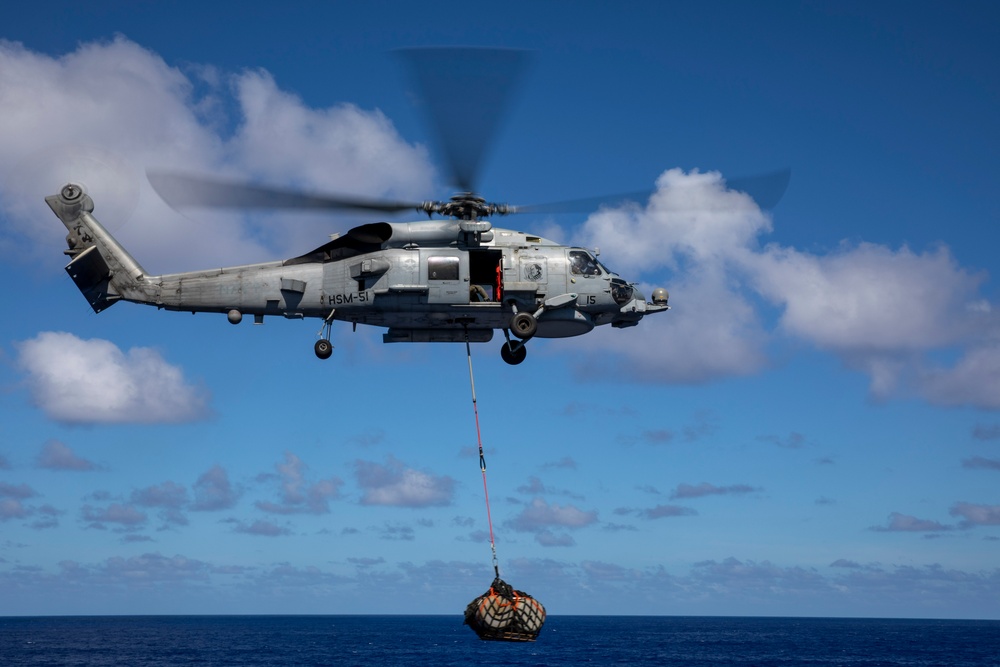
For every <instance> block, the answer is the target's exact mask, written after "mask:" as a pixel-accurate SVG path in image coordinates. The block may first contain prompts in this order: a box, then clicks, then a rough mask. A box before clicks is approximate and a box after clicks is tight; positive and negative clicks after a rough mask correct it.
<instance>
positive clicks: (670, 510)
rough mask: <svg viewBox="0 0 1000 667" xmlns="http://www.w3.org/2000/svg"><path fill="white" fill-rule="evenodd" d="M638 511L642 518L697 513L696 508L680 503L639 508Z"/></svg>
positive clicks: (660, 517)
mask: <svg viewBox="0 0 1000 667" xmlns="http://www.w3.org/2000/svg"><path fill="white" fill-rule="evenodd" d="M638 513H639V516H641V517H642V518H644V519H668V518H671V517H675V516H694V515H696V514H698V512H697V511H696V510H694V509H692V508H690V507H682V506H680V505H657V506H656V507H650V508H649V509H644V510H639V511H638Z"/></svg>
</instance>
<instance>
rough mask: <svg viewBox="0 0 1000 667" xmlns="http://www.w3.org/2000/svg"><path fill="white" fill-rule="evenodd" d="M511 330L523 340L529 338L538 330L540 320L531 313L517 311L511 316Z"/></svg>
mask: <svg viewBox="0 0 1000 667" xmlns="http://www.w3.org/2000/svg"><path fill="white" fill-rule="evenodd" d="M510 330H511V331H513V332H514V335H515V336H517V337H518V338H520V339H521V340H528V339H529V338H531V337H532V336H534V335H535V332H537V331H538V320H536V319H535V316H534V315H532V314H531V313H524V312H521V313H517V314H516V315H514V317H512V318H510Z"/></svg>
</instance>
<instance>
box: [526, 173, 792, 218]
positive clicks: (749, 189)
mask: <svg viewBox="0 0 1000 667" xmlns="http://www.w3.org/2000/svg"><path fill="white" fill-rule="evenodd" d="M791 177H792V170H791V169H781V170H778V171H772V172H768V173H766V174H760V175H758V176H749V177H746V178H732V179H726V180H725V181H724V183H725V186H726V189H727V190H735V191H737V192H745V193H746V194H748V195H750V197H751V198H752V199H753V200H754V201H755V202H756V203H757V205H758V206H759V207H760V208H761V209H762V210H768V209H772V208H774V207H775V206H777V205H778V202H779V201H781V198H782V197H783V196H784V195H785V191H786V190H787V189H788V183H789V181H790V180H791ZM655 192H656V188H653V189H648V190H636V191H634V192H620V193H618V194H614V195H603V196H600V197H585V198H583V199H569V200H566V201H559V202H550V203H546V204H530V205H528V206H512V207H510V209H511V210H510V212H511V213H590V212H592V211H596V210H597V209H599V208H601V207H602V206H605V207H613V206H619V205H621V204H624V203H625V202H635V203H638V204H642V205H645V203H646V202H647V201H649V198H650V197H651V196H652V195H653V194H654V193H655Z"/></svg>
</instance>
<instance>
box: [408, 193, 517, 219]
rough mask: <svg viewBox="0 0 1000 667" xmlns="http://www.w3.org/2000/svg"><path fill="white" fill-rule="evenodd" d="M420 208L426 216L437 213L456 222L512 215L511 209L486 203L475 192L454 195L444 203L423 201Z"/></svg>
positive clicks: (503, 205)
mask: <svg viewBox="0 0 1000 667" xmlns="http://www.w3.org/2000/svg"><path fill="white" fill-rule="evenodd" d="M420 208H421V210H423V211H424V212H426V213H427V215H431V214H433V213H438V214H440V215H444V216H448V217H449V218H456V219H458V220H478V219H479V218H485V217H489V216H491V215H507V214H508V213H513V207H511V206H508V205H507V204H493V203H490V202H487V201H486V200H485V199H484V198H483V197H480V196H479V195H478V194H476V193H475V192H459V193H456V194H454V195H452V196H451V198H450V199H449V200H448V201H446V202H442V201H425V202H424V203H423V205H422V206H421V207H420Z"/></svg>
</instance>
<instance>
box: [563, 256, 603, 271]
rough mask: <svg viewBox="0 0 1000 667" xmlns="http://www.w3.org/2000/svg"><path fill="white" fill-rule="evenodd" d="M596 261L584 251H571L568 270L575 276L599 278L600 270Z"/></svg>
mask: <svg viewBox="0 0 1000 667" xmlns="http://www.w3.org/2000/svg"><path fill="white" fill-rule="evenodd" d="M599 267H600V265H599V264H598V262H597V260H596V259H594V256H593V255H591V254H590V253H589V252H586V251H584V250H571V251H570V253H569V270H570V271H571V272H572V273H573V274H574V275H577V276H599V275H601V269H600V268H599Z"/></svg>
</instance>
